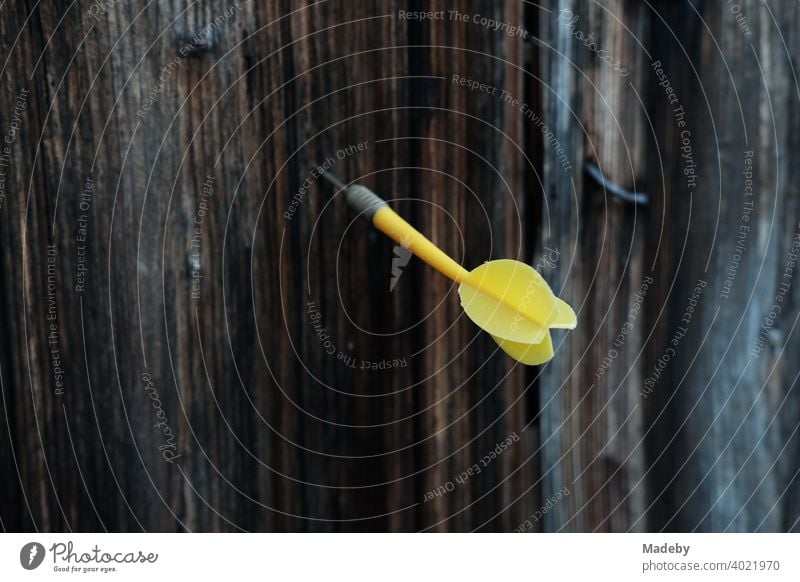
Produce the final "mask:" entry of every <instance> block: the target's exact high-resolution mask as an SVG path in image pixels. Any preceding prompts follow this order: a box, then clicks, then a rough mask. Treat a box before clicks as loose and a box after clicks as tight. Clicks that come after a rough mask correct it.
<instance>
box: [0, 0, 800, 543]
mask: <svg viewBox="0 0 800 582" xmlns="http://www.w3.org/2000/svg"><path fill="white" fill-rule="evenodd" d="M739 4H740V6H741V9H742V13H743V14H744V15H745V16H746V19H747V22H748V23H749V25H750V28H751V29H752V30H753V35H752V36H751V37H747V36H745V35H744V33H743V32H742V29H741V21H739V22H737V21H736V19H735V17H734V14H733V13H732V12H731V11H730V10H728V9H726V8H723V9H720V8H719V7H718V6H711V3H689V2H686V3H672V2H649V3H648V2H643V3H642V2H633V1H630V0H608V1H603V2H591V3H588V2H582V1H580V2H579V1H577V0H560V1H559V2H552V3H541V5H540V4H536V3H532V2H525V1H517V0H513V1H508V2H490V1H488V0H485V1H484V0H459V1H458V2H449V3H445V2H438V1H437V2H433V3H423V2H420V1H417V0H414V1H412V2H395V1H387V2H371V3H363V2H347V1H345V0H330V1H326V2H303V3H297V2H288V1H284V0H281V1H278V2H265V3H261V2H258V3H256V2H250V1H241V0H240V1H239V2H238V4H217V3H213V4H211V3H209V4H198V3H189V4H177V3H175V4H170V3H167V4H164V3H159V4H158V5H156V4H147V5H145V6H138V5H136V6H135V5H134V3H129V2H105V3H95V4H90V5H88V6H87V5H82V6H75V5H60V4H58V5H46V6H45V5H41V4H37V3H34V2H21V3H17V4H15V6H14V7H13V8H12V7H10V6H4V7H3V8H0V27H2V34H1V35H0V48H1V49H2V50H0V55H2V57H3V59H4V62H3V66H2V68H0V78H2V81H3V82H2V87H3V88H2V90H0V140H5V138H6V136H7V135H10V132H12V130H13V139H12V140H11V143H10V144H8V148H9V149H8V154H7V155H8V158H7V160H6V162H5V167H6V170H7V172H6V173H7V177H6V180H5V182H4V184H3V190H2V194H3V197H2V198H0V201H1V202H2V204H0V240H2V249H3V252H2V254H0V261H2V262H0V269H2V277H3V279H2V280H3V284H2V285H0V306H1V307H0V309H2V313H3V316H2V322H3V327H2V332H0V381H2V401H0V406H1V407H2V415H0V429H1V430H0V467H2V475H3V479H2V481H0V520H2V522H1V523H0V526H2V528H3V529H4V530H6V531H35V530H40V531H102V530H109V531H130V530H133V531H139V530H145V531H240V530H245V531H364V530H366V531H383V530H392V531H418V530H425V531H472V530H481V531H512V530H515V529H523V530H530V531H595V530H597V531H628V530H634V531H652V530H661V529H665V530H694V529H697V530H703V531H721V530H724V529H729V530H733V531H749V530H754V529H758V530H765V531H783V530H797V528H798V517H799V516H800V505H798V503H797V501H796V499H797V498H798V489H797V487H798V486H797V482H798V481H797V471H798V464H797V458H798V453H800V451H799V450H798V443H799V442H800V441H798V436H797V432H796V429H797V426H798V413H800V410H798V408H799V407H798V398H797V393H796V391H795V390H794V388H793V387H794V386H795V382H796V379H797V374H798V362H796V361H795V360H796V358H792V357H790V356H789V354H792V353H796V351H797V348H798V346H797V333H796V332H795V331H794V327H793V326H794V323H795V321H796V318H797V313H798V312H797V298H798V296H797V293H798V290H797V289H798V286H797V285H796V284H793V285H792V286H791V288H790V289H789V290H788V292H787V295H786V299H785V301H786V303H785V304H784V308H783V311H782V313H781V315H780V317H779V318H778V320H777V321H776V324H775V326H774V328H772V329H771V330H770V332H769V333H768V334H767V338H768V342H767V347H766V349H765V351H764V352H763V353H762V354H760V355H759V356H758V357H751V351H752V349H753V345H754V342H755V340H756V339H757V338H758V336H759V333H760V328H761V325H762V323H763V319H764V317H765V316H766V315H767V314H768V313H769V312H770V309H771V306H772V304H773V303H774V298H775V296H776V294H777V293H778V290H779V285H780V283H781V277H782V276H783V274H784V271H785V268H786V264H787V257H786V253H787V251H788V249H789V248H790V245H791V241H792V239H793V237H794V236H795V233H796V232H797V228H798V226H797V225H798V217H800V212H799V209H798V203H797V200H798V197H797V195H796V186H795V185H796V184H797V180H796V178H797V176H796V175H795V174H796V173H797V164H796V163H795V162H794V159H793V157H792V154H793V153H794V152H796V151H797V148H798V143H797V140H798V137H797V135H796V132H793V131H792V128H793V127H796V122H797V113H798V104H799V103H800V93H798V87H797V83H796V78H795V77H796V71H794V69H792V64H793V63H794V62H795V61H796V60H797V54H796V53H797V46H798V43H797V40H798V39H797V38H796V37H797V34H798V8H797V6H796V5H794V4H791V3H786V5H785V6H784V5H783V3H770V4H769V5H767V4H763V3H759V2H755V0H741V1H740V2H739ZM420 10H424V11H442V12H443V17H442V18H439V19H435V20H430V19H428V20H419V19H415V18H413V17H412V18H405V17H403V16H401V14H400V11H420ZM563 10H569V11H570V12H571V14H572V17H571V18H574V17H575V16H577V17H578V20H577V21H574V22H572V20H571V18H566V17H565V16H563V14H564V13H563V12H562V11H563ZM455 12H458V14H459V15H461V17H456V16H455ZM476 15H478V16H479V17H480V18H477V19H476V18H475V16H476ZM481 18H483V19H486V20H481ZM490 21H491V22H490ZM570 22H571V23H572V24H569V23H570ZM492 23H497V26H496V27H495V28H496V29H493V26H492ZM512 26H517V27H522V28H521V29H520V30H521V31H525V33H524V34H523V32H521V31H520V32H514V31H512V30H511V28H510V27H512ZM570 26H571V27H572V28H570ZM576 31H580V32H582V33H583V34H589V33H594V35H595V37H596V39H597V46H598V47H602V48H604V49H605V50H606V52H607V54H609V55H612V56H613V60H614V61H618V62H619V66H620V67H624V68H626V69H627V70H626V71H625V73H626V74H621V72H620V70H619V69H618V68H616V69H615V68H614V67H613V66H609V65H608V64H607V63H605V62H603V61H602V60H601V59H600V58H599V57H598V54H597V52H596V50H594V49H592V48H590V47H589V46H588V45H587V44H586V43H585V42H583V41H581V40H580V39H579V38H578V37H577V36H576ZM751 43H752V48H751ZM723 57H724V58H723ZM654 61H660V62H661V63H662V65H663V67H662V69H663V72H664V74H665V75H666V78H668V80H669V84H670V86H671V87H672V88H673V89H674V91H675V94H676V95H677V96H678V99H679V102H680V104H682V105H683V107H684V108H685V113H686V118H685V119H686V123H687V127H688V129H689V130H690V131H691V146H692V152H693V161H694V163H695V167H696V171H697V174H698V181H697V186H696V187H695V188H694V189H692V190H691V191H690V190H689V188H688V187H687V177H686V176H685V175H684V174H683V170H684V168H685V167H686V166H685V159H684V158H682V157H681V153H682V152H681V149H680V148H681V130H682V128H679V127H678V126H677V121H676V117H675V113H674V104H670V103H669V102H668V101H667V95H666V94H665V90H664V87H663V86H659V82H660V79H659V78H658V76H657V73H656V70H655V69H654V67H653V66H652V63H653V62H654ZM454 75H457V76H458V78H463V79H467V80H469V81H470V82H472V81H475V82H477V83H479V84H480V83H485V84H486V86H485V88H484V90H481V89H480V88H477V89H476V90H470V88H469V87H468V86H466V84H465V83H461V82H459V79H455V80H454ZM744 128H746V133H747V135H746V137H745V129H744ZM0 147H2V142H0ZM558 147H560V148H563V151H564V153H565V155H564V157H563V158H559V155H560V154H559V152H560V150H558V149H557V148H558ZM749 150H753V151H754V152H755V154H754V156H753V173H754V176H755V177H754V186H753V189H754V193H755V199H756V200H757V202H756V206H757V208H755V209H754V211H753V218H752V222H750V223H749V225H750V226H751V230H750V231H749V234H748V236H747V238H746V244H745V251H744V253H743V255H742V259H741V262H740V264H739V266H738V270H737V272H736V274H735V278H734V281H733V284H732V285H731V293H730V297H728V298H724V297H722V296H721V293H722V289H723V285H724V284H725V281H726V275H725V273H726V271H727V270H728V267H729V265H730V263H731V260H732V256H733V255H734V252H735V250H736V245H737V229H738V227H739V225H740V224H741V223H742V220H743V219H742V215H743V210H742V209H743V205H742V203H743V200H744V199H745V198H744V196H743V191H744V182H743V176H742V169H743V167H744V163H745V152H746V151H749ZM0 153H2V152H0ZM326 160H331V164H330V165H331V167H332V171H333V172H334V173H335V174H336V175H338V176H340V177H341V178H343V179H346V180H358V181H360V182H362V183H363V184H365V185H367V186H369V187H371V188H373V189H374V190H375V191H376V192H378V193H379V194H381V195H382V196H383V197H385V198H386V199H387V200H388V201H389V202H390V204H391V205H392V206H393V207H394V208H395V209H396V210H398V212H400V213H401V214H402V215H403V216H405V217H406V218H407V219H408V220H409V221H410V222H411V223H412V224H414V225H415V226H417V227H418V228H419V229H420V230H421V231H422V232H424V233H426V234H427V235H429V236H430V238H431V239H432V240H434V241H435V242H436V243H437V244H439V245H441V246H442V248H444V249H445V250H447V251H448V252H450V253H451V254H452V255H453V256H454V257H455V258H456V259H457V260H459V261H460V262H462V263H463V264H464V265H465V266H467V267H468V268H472V267H474V266H476V265H478V264H480V263H481V262H482V261H485V260H489V259H494V258H504V257H510V258H517V259H520V260H524V261H526V262H529V263H531V264H533V265H535V266H537V268H539V269H540V270H541V271H542V273H543V274H544V275H545V277H546V278H547V279H548V280H549V281H550V282H551V284H552V286H553V288H554V289H556V290H557V291H558V292H559V294H560V295H561V296H562V297H564V298H565V299H566V300H568V301H569V302H570V303H571V304H572V305H573V306H575V308H576V310H578V312H579V322H580V323H579V327H578V329H577V330H575V331H572V332H569V333H567V332H562V331H558V332H555V333H554V341H555V343H556V344H557V345H558V351H557V354H556V357H555V358H554V360H553V361H552V362H551V363H549V364H548V365H546V366H543V367H540V368H523V367H521V366H518V365H515V364H514V362H513V361H512V360H510V359H509V358H507V357H506V356H505V355H504V354H503V353H502V352H500V351H499V350H498V349H497V346H496V345H495V344H494V342H493V341H492V340H491V338H490V337H488V336H487V335H486V334H484V333H482V332H480V331H479V330H478V329H477V328H476V327H475V326H474V325H473V324H472V323H471V322H470V321H469V320H468V319H467V318H466V316H464V315H463V313H462V311H461V309H460V306H459V300H458V294H457V291H456V287H455V286H454V285H453V284H452V283H451V282H450V281H448V280H446V279H445V278H443V277H441V276H440V275H438V274H436V273H434V272H433V271H432V270H431V269H430V268H428V267H427V266H426V265H424V264H422V263H420V262H419V261H418V260H416V259H411V260H410V261H409V262H408V263H407V264H405V265H402V266H401V265H400V264H401V263H402V262H403V261H402V260H398V254H397V252H398V251H396V250H395V248H394V245H393V244H392V243H391V241H389V240H388V239H386V238H385V237H382V236H381V235H380V234H379V233H376V232H374V230H373V229H371V227H370V226H369V225H368V224H366V223H364V222H363V221H357V220H355V217H354V216H353V213H352V212H351V211H350V209H348V208H347V206H346V204H344V201H343V200H342V199H341V197H340V196H334V195H335V194H336V191H335V189H334V188H332V187H331V186H330V185H328V184H323V183H321V182H320V181H319V180H318V179H317V178H316V177H315V176H314V175H313V174H312V169H313V168H314V167H315V166H316V165H317V164H321V163H326ZM0 161H2V160H0ZM586 163H593V164H596V165H597V166H598V167H599V168H600V169H601V170H602V172H603V173H604V174H605V176H606V177H607V178H608V179H609V180H612V181H613V182H615V183H617V184H619V185H621V186H622V187H624V188H626V189H628V190H636V191H641V192H644V193H646V194H647V195H648V196H649V197H650V203H649V204H647V205H637V204H632V203H630V202H625V201H623V200H620V199H619V198H618V197H615V196H613V195H610V194H609V193H608V192H606V191H604V189H603V187H602V186H601V185H600V184H598V183H597V181H595V180H594V179H593V178H591V177H590V176H588V175H587V174H586V172H585V171H584V164H586ZM566 166H569V167H566ZM84 238H85V241H84V240H83V239H84ZM50 245H52V246H50ZM401 255H402V253H401ZM401 258H402V257H401ZM48 261H49V262H48ZM79 264H81V265H83V266H85V271H80V272H79V271H78V268H79V267H78V265H79ZM395 268H396V269H399V278H397V280H396V283H395V285H394V287H393V289H391V288H390V281H392V278H393V276H396V275H397V272H395V273H394V274H393V269H395ZM198 274H199V275H200V276H199V277H197V275H198ZM49 279H50V280H49ZM698 280H703V281H707V286H706V287H705V288H704V290H703V293H702V296H701V298H700V300H699V301H698V304H697V307H696V310H695V311H694V312H693V316H692V320H691V323H690V325H689V329H688V332H687V333H686V336H685V337H683V338H681V340H680V345H679V347H678V349H676V350H675V356H674V358H672V359H671V361H670V363H669V364H668V366H667V367H666V369H665V370H663V371H662V373H661V374H660V376H659V378H658V381H657V382H656V383H655V386H654V387H653V388H652V391H651V392H650V393H648V394H646V397H645V394H644V392H643V391H644V388H646V384H645V382H646V381H647V380H648V378H651V377H652V374H653V371H654V369H656V367H657V366H658V362H659V359H660V358H662V357H663V356H664V354H665V350H667V349H668V347H669V342H670V340H671V338H673V337H674V334H675V332H676V329H677V328H678V327H679V326H680V320H681V318H682V316H683V314H684V312H685V310H686V309H687V305H688V300H689V298H690V297H691V294H692V290H693V289H694V288H695V286H696V284H697V282H698ZM643 281H651V283H649V284H648V286H647V287H646V289H645V288H643V287H642V282H643ZM48 289H50V291H51V293H50V294H49V291H48ZM637 294H639V296H640V300H639V303H637ZM642 298H643V300H642ZM637 304H640V305H641V308H640V309H635V306H636V305H637ZM53 310H54V311H53ZM632 310H633V311H632ZM52 313H55V315H54V316H52V315H51V314H52ZM632 313H635V314H636V315H635V316H633V315H632ZM743 314H745V316H744V317H743ZM48 317H50V318H48ZM51 325H52V326H54V327H53V328H51ZM623 329H625V330H626V333H625V334H624V336H625V337H624V340H623V341H622V343H621V344H620V342H619V335H620V334H621V333H622V330H623ZM54 350H57V351H55V352H54ZM613 350H616V351H613ZM612 351H613V354H614V355H613V357H611V356H610V354H611V353H612ZM329 352H331V353H329ZM54 355H57V356H58V360H57V362H56V361H55V360H54ZM363 362H368V363H370V364H372V363H374V364H375V366H374V368H375V369H371V368H372V366H370V365H367V368H368V369H366V370H362V369H361V367H362V363H363ZM55 363H59V365H60V368H61V369H62V370H63V386H61V385H60V384H59V385H57V384H56V376H55V374H54V368H55ZM598 370H601V371H600V372H598ZM742 374H743V375H742ZM740 375H742V377H741V379H740ZM62 388H63V393H62ZM506 439H510V441H511V444H509V445H508V446H507V448H506V449H505V450H504V451H503V452H502V453H501V454H499V455H498V456H497V457H496V458H494V459H491V460H490V461H489V462H487V463H482V462H481V461H482V459H485V458H486V457H487V455H491V454H492V451H494V450H495V448H496V447H497V446H498V443H501V442H503V441H505V440H506ZM473 467H477V468H479V469H480V471H479V472H477V471H472V473H470V471H471V470H472V468H473ZM564 491H567V492H568V494H566V495H564V494H563V493H562V492H564ZM431 492H435V494H432V493H431ZM545 508H546V509H547V511H544V509H545Z"/></svg>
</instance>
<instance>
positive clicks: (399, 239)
mask: <svg viewBox="0 0 800 582" xmlns="http://www.w3.org/2000/svg"><path fill="white" fill-rule="evenodd" d="M323 176H325V177H326V178H327V179H328V180H329V181H330V182H332V183H333V184H335V185H336V186H337V187H340V188H342V187H345V185H344V183H342V182H341V181H339V180H338V179H336V178H334V177H333V176H332V175H330V174H328V173H327V172H326V173H323ZM340 184H341V186H340ZM345 198H346V199H347V202H348V204H350V206H351V207H352V208H353V210H355V211H356V212H358V213H359V215H363V216H364V217H365V218H367V219H369V220H370V221H371V222H372V224H373V225H374V226H375V228H377V229H378V230H379V231H381V232H382V233H383V234H385V235H386V236H388V237H389V238H391V239H392V240H393V241H395V242H396V243H397V244H399V245H400V246H402V247H404V248H406V249H408V250H409V251H410V252H411V253H413V254H414V255H415V256H417V257H419V258H420V259H422V260H423V261H425V262H426V263H428V264H429V265H430V266H431V267H433V268H434V269H436V270H437V271H439V272H440V273H441V274H442V275H444V276H446V277H449V278H450V279H452V280H453V281H455V282H456V283H461V282H462V281H464V279H466V278H467V276H468V275H469V272H468V271H467V270H466V269H464V267H462V266H461V265H459V264H458V263H457V262H455V261H454V260H453V259H452V258H450V257H449V256H448V255H447V253H445V252H444V251H442V250H441V249H440V248H439V247H437V246H436V245H435V244H433V243H432V242H431V241H430V240H428V239H427V237H425V235H423V234H422V233H421V232H419V231H418V230H417V229H415V228H414V227H413V226H411V225H410V224H409V223H408V222H406V221H405V220H404V219H403V217H401V216H400V215H399V214H397V213H396V212H395V211H394V210H392V209H391V208H389V205H388V204H386V202H385V201H384V200H383V199H382V198H380V197H379V196H378V195H377V194H375V193H374V192H372V191H371V190H370V189H369V188H366V187H364V186H361V185H360V184H354V185H352V186H349V187H347V189H346V190H345Z"/></svg>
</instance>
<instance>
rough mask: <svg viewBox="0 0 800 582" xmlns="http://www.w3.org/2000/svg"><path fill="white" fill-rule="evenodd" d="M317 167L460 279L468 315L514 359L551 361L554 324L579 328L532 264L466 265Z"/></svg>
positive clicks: (399, 239) (377, 201) (362, 191)
mask: <svg viewBox="0 0 800 582" xmlns="http://www.w3.org/2000/svg"><path fill="white" fill-rule="evenodd" d="M318 172H319V173H320V175H322V176H324V177H325V178H326V179H327V180H329V181H330V182H331V183H333V184H334V185H335V186H336V187H337V188H339V189H341V190H343V191H344V192H345V199H346V200H347V202H348V204H349V205H350V206H351V207H352V208H353V209H354V210H355V211H356V212H358V214H359V215H363V216H364V217H365V218H367V219H368V220H370V221H371V222H372V224H373V225H374V226H375V228H377V229H378V230H380V231H381V232H382V233H384V234H385V235H387V236H388V237H389V238H391V239H392V240H394V241H395V242H396V243H398V244H400V245H403V246H404V247H405V248H407V249H408V250H409V251H411V253H413V254H414V255H416V256H417V257H419V258H420V259H422V260H423V261H425V262H426V263H428V264H429V265H430V266H431V267H433V268H434V269H436V270H437V271H439V272H440V273H442V274H443V275H445V276H446V277H449V278H450V279H452V280H453V281H455V282H456V283H458V284H459V287H458V294H459V296H460V297H461V306H462V307H463V308H464V311H465V312H466V314H467V316H468V317H469V318H470V319H471V320H472V321H473V322H475V323H476V324H477V325H478V326H479V327H480V328H481V329H483V330H485V331H487V332H488V333H489V334H490V335H491V336H492V338H494V340H495V341H496V342H497V344H498V345H499V346H500V347H501V348H502V349H503V351H505V352H506V353H507V354H508V355H509V356H511V357H512V358H514V359H515V360H517V361H519V362H521V363H523V364H526V365H538V364H543V363H545V362H547V361H548V360H549V359H550V358H552V357H553V342H552V340H551V339H550V329H552V328H559V329H575V325H576V323H577V319H576V317H575V312H574V311H573V310H572V308H571V307H570V306H569V305H567V303H566V302H564V301H562V300H561V299H559V298H558V297H556V296H555V295H554V294H553V291H552V290H551V289H550V286H549V285H548V284H547V282H546V281H545V280H544V278H543V277H542V276H541V275H540V274H539V273H538V272H537V271H536V269H534V268H533V267H531V266H530V265H527V264H525V263H522V262H520V261H514V260H511V259H500V260H496V261H488V262H486V263H483V264H482V265H479V266H478V267H476V268H475V269H473V270H472V271H467V270H466V269H464V267H462V266H461V265H459V264H458V263H457V262H455V261H454V260H453V259H451V258H450V257H449V256H448V255H447V254H446V253H445V252H444V251H442V250H441V249H440V248H439V247H437V246H436V245H435V244H433V243H432V242H431V241H430V240H428V239H427V238H426V237H425V236H424V235H423V234H422V233H420V232H419V231H417V230H416V229H415V228H414V227H413V226H411V225H410V224H408V223H407V222H406V221H405V220H403V218H402V217H401V216H400V215H399V214H397V213H396V212H395V211H394V210H392V209H391V208H389V205H388V204H387V203H386V202H385V201H384V200H382V199H381V198H380V197H379V196H378V195H377V194H375V193H374V192H372V191H371V190H369V189H368V188H366V187H364V186H361V185H360V184H351V185H350V186H347V185H346V184H344V183H343V182H341V181H340V180H338V179H337V178H335V177H334V176H332V175H330V174H328V173H327V172H325V171H324V170H323V169H322V168H318Z"/></svg>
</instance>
